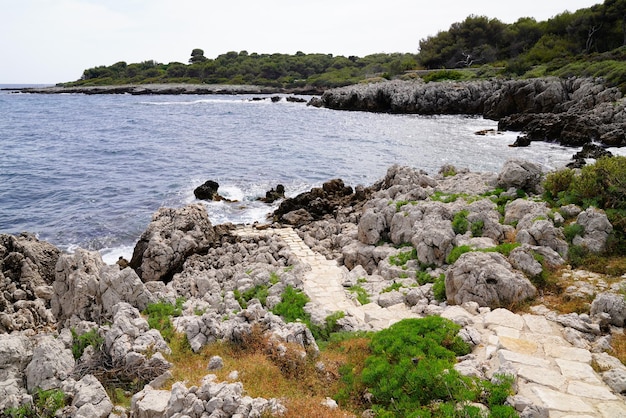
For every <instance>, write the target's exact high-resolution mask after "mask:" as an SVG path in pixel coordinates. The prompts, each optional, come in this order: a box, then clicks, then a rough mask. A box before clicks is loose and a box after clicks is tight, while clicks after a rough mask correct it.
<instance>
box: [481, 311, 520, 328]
mask: <svg viewBox="0 0 626 418" xmlns="http://www.w3.org/2000/svg"><path fill="white" fill-rule="evenodd" d="M484 321H485V327H487V328H491V327H492V326H502V327H508V328H513V329H516V330H518V331H521V330H522V329H523V328H524V319H523V318H522V317H521V316H520V315H517V314H514V313H513V312H511V311H509V310H506V309H502V308H498V309H494V310H493V311H491V312H489V313H488V314H486V315H485V319H484Z"/></svg>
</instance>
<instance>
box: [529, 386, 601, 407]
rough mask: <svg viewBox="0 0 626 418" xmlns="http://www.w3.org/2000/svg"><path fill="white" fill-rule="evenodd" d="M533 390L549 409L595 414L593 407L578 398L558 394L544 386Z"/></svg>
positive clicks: (534, 387)
mask: <svg viewBox="0 0 626 418" xmlns="http://www.w3.org/2000/svg"><path fill="white" fill-rule="evenodd" d="M532 390H533V392H534V393H535V394H536V395H537V397H538V398H539V399H540V400H541V402H543V404H544V406H545V407H546V408H548V409H554V410H557V411H564V412H578V413H583V414H589V413H590V414H593V413H594V412H595V410H594V408H593V407H592V406H591V405H589V404H588V403H587V402H585V401H583V400H582V399H580V398H579V397H578V396H573V395H568V394H565V393H561V392H557V391H555V390H552V389H549V388H546V387H543V386H533V387H532Z"/></svg>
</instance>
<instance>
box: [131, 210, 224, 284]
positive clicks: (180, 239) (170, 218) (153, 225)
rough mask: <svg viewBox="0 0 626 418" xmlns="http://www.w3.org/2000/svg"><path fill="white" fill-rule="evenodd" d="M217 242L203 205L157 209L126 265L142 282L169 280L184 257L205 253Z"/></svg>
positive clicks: (178, 268)
mask: <svg viewBox="0 0 626 418" xmlns="http://www.w3.org/2000/svg"><path fill="white" fill-rule="evenodd" d="M218 240H219V237H218V234H217V232H216V231H215V229H214V228H213V225H211V221H209V217H208V215H207V212H206V208H205V207H204V206H203V205H201V204H192V205H187V206H185V207H182V208H180V209H170V208H161V209H159V210H158V211H157V212H156V213H155V214H154V215H153V217H152V221H151V222H150V225H148V229H147V230H146V231H145V232H144V233H143V234H142V235H141V238H140V239H139V242H137V244H136V245H135V249H134V251H133V257H132V259H131V261H130V266H131V267H132V268H133V269H135V271H136V272H137V274H138V275H139V277H140V278H141V280H142V281H144V282H148V281H153V280H162V281H169V280H170V279H171V278H172V276H173V275H174V273H177V272H178V271H180V269H181V267H182V265H183V263H184V262H185V259H186V258H187V257H189V256H190V255H192V254H194V253H203V252H206V251H207V250H208V249H209V248H210V247H211V246H212V245H214V244H215V243H216V242H217V241H218Z"/></svg>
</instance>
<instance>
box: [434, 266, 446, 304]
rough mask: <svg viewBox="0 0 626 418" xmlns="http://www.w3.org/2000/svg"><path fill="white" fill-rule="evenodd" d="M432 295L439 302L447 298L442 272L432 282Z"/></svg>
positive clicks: (444, 276) (444, 278) (444, 277)
mask: <svg viewBox="0 0 626 418" xmlns="http://www.w3.org/2000/svg"><path fill="white" fill-rule="evenodd" d="M433 296H434V297H435V300H437V301H439V302H444V301H445V300H446V299H447V298H448V296H447V295H446V275H445V274H443V273H442V274H441V275H439V278H438V279H437V280H435V282H434V283H433Z"/></svg>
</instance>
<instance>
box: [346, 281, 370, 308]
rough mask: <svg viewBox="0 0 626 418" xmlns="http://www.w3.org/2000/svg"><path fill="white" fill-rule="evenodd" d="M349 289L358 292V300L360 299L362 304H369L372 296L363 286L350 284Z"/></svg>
mask: <svg viewBox="0 0 626 418" xmlns="http://www.w3.org/2000/svg"><path fill="white" fill-rule="evenodd" d="M348 291H349V292H352V293H354V294H356V300H358V301H359V303H360V304H361V305H367V304H368V303H370V296H369V295H368V294H367V290H365V289H364V288H363V287H362V286H359V285H358V284H355V285H353V286H350V288H349V289H348Z"/></svg>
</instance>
